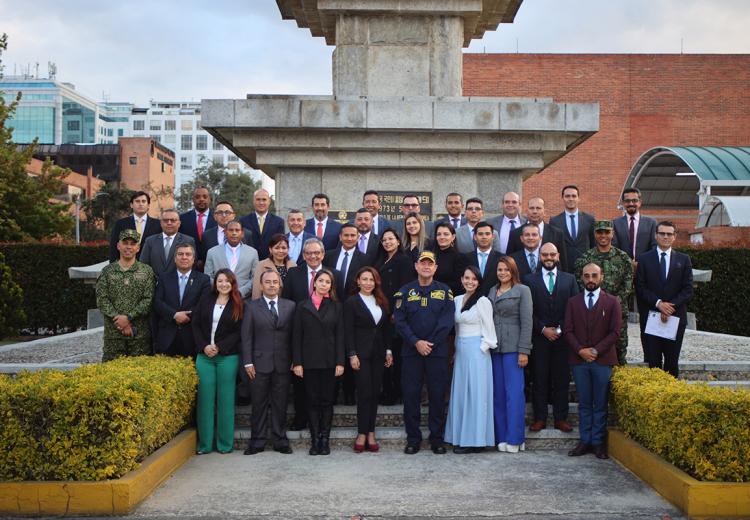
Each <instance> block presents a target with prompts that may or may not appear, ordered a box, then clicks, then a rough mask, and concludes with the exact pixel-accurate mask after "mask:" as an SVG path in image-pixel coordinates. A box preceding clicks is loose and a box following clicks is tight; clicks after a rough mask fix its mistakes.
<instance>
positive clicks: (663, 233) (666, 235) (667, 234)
mask: <svg viewBox="0 0 750 520" xmlns="http://www.w3.org/2000/svg"><path fill="white" fill-rule="evenodd" d="M656 234H657V235H659V236H660V237H673V236H674V233H670V232H669V231H657V232H656Z"/></svg>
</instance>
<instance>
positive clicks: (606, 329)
mask: <svg viewBox="0 0 750 520" xmlns="http://www.w3.org/2000/svg"><path fill="white" fill-rule="evenodd" d="M603 280H604V273H603V272H602V268H601V267H600V266H598V265H597V264H594V263H590V264H586V265H585V266H584V267H583V272H582V274H581V281H582V282H583V286H584V288H585V291H584V292H582V293H579V294H577V295H576V296H574V297H572V298H571V299H570V300H568V305H567V308H566V310H565V326H564V327H563V334H564V336H565V340H566V341H567V342H568V346H569V347H570V355H569V363H570V366H571V367H572V368H573V379H574V380H575V383H576V390H577V391H578V418H579V429H580V434H581V440H580V441H579V442H578V445H577V446H576V447H575V448H573V449H572V450H571V451H569V452H568V455H570V456H571V457H579V456H581V455H585V454H586V453H589V452H591V451H593V452H594V454H595V455H596V457H597V458H599V459H607V458H609V456H608V455H607V446H606V440H607V397H608V395H609V379H610V377H611V375H612V367H613V366H614V365H616V364H617V350H616V348H615V346H616V345H617V339H618V338H619V336H620V326H621V325H622V315H621V313H620V302H619V300H618V299H617V298H616V297H615V296H611V295H609V294H607V293H605V292H604V291H603V290H602V289H601V286H602V281H603Z"/></svg>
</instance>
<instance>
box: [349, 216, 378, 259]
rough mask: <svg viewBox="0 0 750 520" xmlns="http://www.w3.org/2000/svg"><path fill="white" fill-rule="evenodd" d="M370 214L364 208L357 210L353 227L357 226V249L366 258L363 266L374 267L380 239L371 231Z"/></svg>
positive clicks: (371, 221)
mask: <svg viewBox="0 0 750 520" xmlns="http://www.w3.org/2000/svg"><path fill="white" fill-rule="evenodd" d="M372 223H373V220H372V214H371V213H370V212H369V211H368V210H367V209H365V208H360V209H358V210H357V214H356V215H355V217H354V225H355V226H357V232H359V237H358V238H357V249H359V252H360V253H362V254H363V255H365V257H367V262H366V263H365V264H364V265H374V264H375V260H376V259H377V256H378V244H379V241H380V237H379V236H378V235H376V234H375V233H374V232H373V230H372Z"/></svg>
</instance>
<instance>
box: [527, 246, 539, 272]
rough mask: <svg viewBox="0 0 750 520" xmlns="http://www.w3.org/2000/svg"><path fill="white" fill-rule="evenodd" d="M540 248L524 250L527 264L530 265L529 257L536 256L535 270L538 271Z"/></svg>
mask: <svg viewBox="0 0 750 520" xmlns="http://www.w3.org/2000/svg"><path fill="white" fill-rule="evenodd" d="M540 248H541V245H540V246H537V248H536V249H526V248H525V247H524V248H523V254H524V255H526V263H529V255H534V270H536V269H537V268H538V267H539V265H540V264H539V249H540ZM529 268H531V264H529Z"/></svg>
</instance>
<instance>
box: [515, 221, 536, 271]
mask: <svg viewBox="0 0 750 520" xmlns="http://www.w3.org/2000/svg"><path fill="white" fill-rule="evenodd" d="M521 242H522V243H523V249H519V250H518V251H516V252H515V253H513V254H512V255H510V256H511V257H512V258H513V260H515V261H516V266H517V267H518V274H519V275H520V277H521V280H523V277H524V276H526V275H527V274H531V273H536V272H538V271H539V269H540V268H541V262H540V261H539V244H541V242H542V237H540V236H539V226H537V225H536V224H524V225H523V226H522V231H521Z"/></svg>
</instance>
